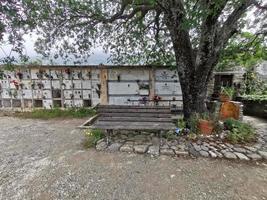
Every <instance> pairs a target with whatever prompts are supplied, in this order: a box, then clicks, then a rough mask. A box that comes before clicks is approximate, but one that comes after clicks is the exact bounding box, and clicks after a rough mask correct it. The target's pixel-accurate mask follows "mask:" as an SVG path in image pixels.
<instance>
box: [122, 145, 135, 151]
mask: <svg viewBox="0 0 267 200" xmlns="http://www.w3.org/2000/svg"><path fill="white" fill-rule="evenodd" d="M120 151H122V152H132V151H133V145H130V144H124V145H123V146H121V148H120Z"/></svg>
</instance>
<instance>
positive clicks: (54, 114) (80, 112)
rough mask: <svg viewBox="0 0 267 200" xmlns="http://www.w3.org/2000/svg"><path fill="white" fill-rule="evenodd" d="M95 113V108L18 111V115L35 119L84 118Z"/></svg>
mask: <svg viewBox="0 0 267 200" xmlns="http://www.w3.org/2000/svg"><path fill="white" fill-rule="evenodd" d="M94 114H95V110H94V109H90V108H70V109H64V110H62V109H60V108H54V109H40V110H33V111H32V112H18V113H16V116H18V117H23V118H33V119H54V118H84V117H90V116H93V115H94Z"/></svg>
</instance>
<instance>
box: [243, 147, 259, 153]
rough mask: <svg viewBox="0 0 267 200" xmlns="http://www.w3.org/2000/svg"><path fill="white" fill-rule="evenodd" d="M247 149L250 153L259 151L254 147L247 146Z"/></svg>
mask: <svg viewBox="0 0 267 200" xmlns="http://www.w3.org/2000/svg"><path fill="white" fill-rule="evenodd" d="M245 148H246V149H247V150H249V151H252V152H256V151H257V149H256V148H254V147H249V146H245Z"/></svg>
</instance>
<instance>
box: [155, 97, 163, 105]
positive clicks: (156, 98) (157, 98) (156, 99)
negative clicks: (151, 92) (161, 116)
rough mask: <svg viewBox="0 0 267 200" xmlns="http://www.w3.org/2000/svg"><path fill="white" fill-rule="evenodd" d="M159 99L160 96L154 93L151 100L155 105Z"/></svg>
mask: <svg viewBox="0 0 267 200" xmlns="http://www.w3.org/2000/svg"><path fill="white" fill-rule="evenodd" d="M160 100H161V97H160V96H158V95H155V96H154V97H153V101H154V103H155V104H156V105H158V104H159V101H160Z"/></svg>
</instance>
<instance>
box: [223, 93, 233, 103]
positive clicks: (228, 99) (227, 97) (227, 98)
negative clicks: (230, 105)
mask: <svg viewBox="0 0 267 200" xmlns="http://www.w3.org/2000/svg"><path fill="white" fill-rule="evenodd" d="M230 100H231V98H230V97H229V96H228V95H227V94H220V101H221V102H228V101H230Z"/></svg>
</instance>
